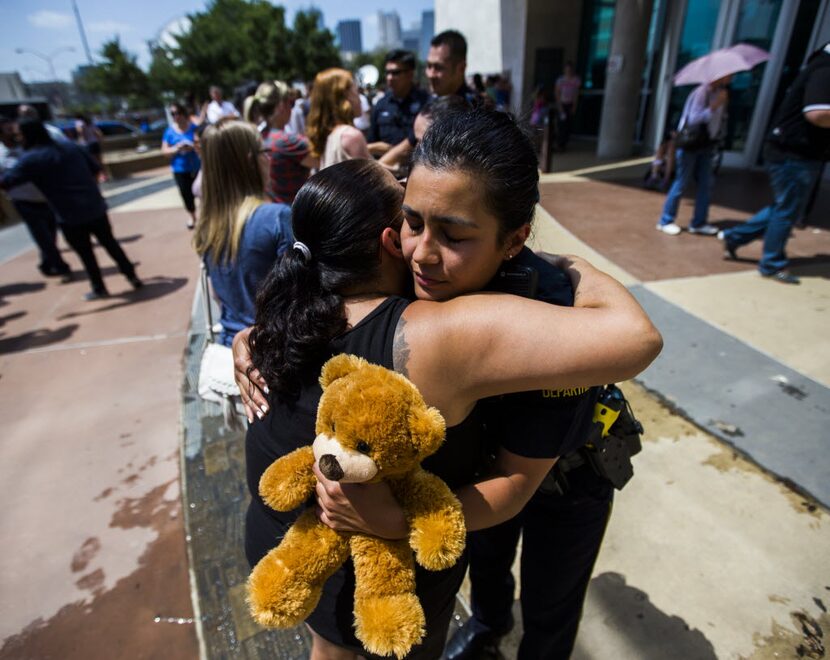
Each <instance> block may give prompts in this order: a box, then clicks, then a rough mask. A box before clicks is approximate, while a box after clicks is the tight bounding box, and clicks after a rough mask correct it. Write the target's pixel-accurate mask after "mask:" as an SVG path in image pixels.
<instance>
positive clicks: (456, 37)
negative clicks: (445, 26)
mask: <svg viewBox="0 0 830 660" xmlns="http://www.w3.org/2000/svg"><path fill="white" fill-rule="evenodd" d="M429 45H430V46H435V47H436V48H437V47H438V46H447V48H449V49H450V59H451V60H452V61H453V62H460V61H461V60H466V59H467V40H466V39H465V38H464V35H463V34H461V33H460V32H459V31H458V30H444V31H443V32H440V33H439V34H436V35H435V36H434V37H433V38H432V41H430V42H429Z"/></svg>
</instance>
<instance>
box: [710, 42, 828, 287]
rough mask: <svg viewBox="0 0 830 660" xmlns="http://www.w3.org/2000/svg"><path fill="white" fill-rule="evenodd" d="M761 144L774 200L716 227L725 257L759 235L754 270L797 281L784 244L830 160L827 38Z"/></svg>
mask: <svg viewBox="0 0 830 660" xmlns="http://www.w3.org/2000/svg"><path fill="white" fill-rule="evenodd" d="M772 127H773V128H772V130H771V131H770V134H769V135H768V136H767V141H766V145H765V148H764V161H766V167H767V171H768V173H769V180H770V185H771V186H772V192H773V198H774V200H775V201H774V202H773V203H772V204H771V205H769V206H767V207H766V208H764V209H762V210H761V211H759V212H758V213H756V214H755V215H754V216H752V217H751V218H750V219H749V220H747V221H746V222H744V223H743V224H740V225H738V226H736V227H732V228H731V229H726V230H724V231H721V232H718V238H719V239H720V240H721V241H723V244H724V248H725V251H726V254H725V255H724V256H726V257H727V258H730V259H735V258H736V254H735V252H736V250H737V249H738V248H739V247H741V246H743V245H746V244H747V243H749V242H751V241H754V240H756V239H758V238H763V240H764V249H763V254H762V256H761V261H760V262H758V271H759V272H760V274H761V275H762V276H763V277H768V278H770V279H771V280H773V281H777V282H781V283H783V284H798V283H799V279H798V277H796V276H795V275H793V274H792V273H790V271H789V270H788V266H789V260H788V259H787V254H786V251H785V247H786V245H787V240H788V239H789V237H790V231H791V229H792V226H793V224H794V223H795V222H796V221H797V220H799V218H801V216H802V214H803V213H804V210H805V207H806V206H807V203H808V201H809V197H810V193H811V191H812V190H813V188H814V186H815V185H816V183H817V182H818V178H819V176H821V171H822V166H823V163H826V162H827V161H828V160H830V42H828V43H826V44H824V46H822V48H820V49H819V50H817V51H816V52H814V53H813V54H811V55H810V56H809V57H808V58H807V64H806V66H805V67H804V68H803V69H802V70H801V73H799V74H798V77H797V78H796V79H795V80H794V81H793V83H792V85H790V87H789V89H788V90H787V93H786V94H785V96H784V100H783V101H782V102H781V105H780V107H779V108H778V111H777V112H776V113H775V116H774V117H773V120H772Z"/></svg>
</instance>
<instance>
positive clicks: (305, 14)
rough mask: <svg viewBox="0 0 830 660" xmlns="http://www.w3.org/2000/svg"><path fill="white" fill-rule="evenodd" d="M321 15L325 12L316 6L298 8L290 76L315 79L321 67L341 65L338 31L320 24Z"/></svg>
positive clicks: (292, 36)
mask: <svg viewBox="0 0 830 660" xmlns="http://www.w3.org/2000/svg"><path fill="white" fill-rule="evenodd" d="M321 19H322V17H321V14H320V12H319V11H317V10H316V9H309V10H306V11H298V12H297V13H296V15H295V16H294V30H293V33H292V35H291V41H290V45H289V57H290V59H291V75H290V76H289V77H288V78H289V79H295V80H300V81H307V80H313V79H314V76H316V75H317V74H318V73H319V72H320V71H323V70H324V69H328V68H330V67H333V66H341V63H340V53H339V52H338V50H337V46H335V45H334V35H333V34H332V33H331V32H329V31H328V30H327V29H325V28H320V27H319V25H320V23H322V20H321Z"/></svg>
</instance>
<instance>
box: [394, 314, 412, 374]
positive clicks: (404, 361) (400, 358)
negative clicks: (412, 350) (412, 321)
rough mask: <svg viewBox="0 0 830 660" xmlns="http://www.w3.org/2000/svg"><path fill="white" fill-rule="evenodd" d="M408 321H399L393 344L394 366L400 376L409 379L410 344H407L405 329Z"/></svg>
mask: <svg viewBox="0 0 830 660" xmlns="http://www.w3.org/2000/svg"><path fill="white" fill-rule="evenodd" d="M405 326H406V321H405V320H404V319H403V318H400V319H398V325H397V327H396V328H395V339H394V341H393V342H392V366H393V367H394V368H395V371H397V372H398V373H399V374H402V375H404V376H406V377H407V378H409V369H407V366H408V364H409V344H408V343H407V342H406V333H405V332H404V327H405Z"/></svg>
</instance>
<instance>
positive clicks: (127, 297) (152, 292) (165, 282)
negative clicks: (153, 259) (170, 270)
mask: <svg viewBox="0 0 830 660" xmlns="http://www.w3.org/2000/svg"><path fill="white" fill-rule="evenodd" d="M187 282H188V279H187V278H186V277H170V278H165V277H153V278H150V279H146V280H144V286H143V287H141V288H140V289H135V290H133V289H130V290H129V291H124V292H122V293H116V294H111V295H110V297H109V298H104V299H103V300H105V301H109V304H106V305H104V306H103V307H94V308H92V309H89V310H87V311H82V312H70V313H69V314H63V315H62V316H59V317H58V320H59V321H65V320H66V319H73V318H77V317H79V316H87V315H89V314H97V313H99V312H107V311H110V310H113V309H119V308H120V307H125V306H126V305H133V304H135V303H139V302H144V301H146V300H155V299H157V298H161V297H162V296H166V295H169V294H171V293H173V292H175V291H177V290H178V289H181V288H182V287H183V286H185V285H186V284H187Z"/></svg>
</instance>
